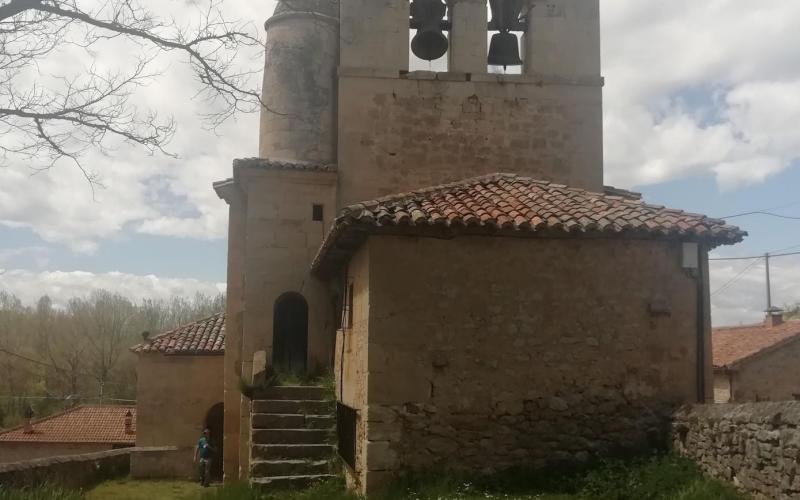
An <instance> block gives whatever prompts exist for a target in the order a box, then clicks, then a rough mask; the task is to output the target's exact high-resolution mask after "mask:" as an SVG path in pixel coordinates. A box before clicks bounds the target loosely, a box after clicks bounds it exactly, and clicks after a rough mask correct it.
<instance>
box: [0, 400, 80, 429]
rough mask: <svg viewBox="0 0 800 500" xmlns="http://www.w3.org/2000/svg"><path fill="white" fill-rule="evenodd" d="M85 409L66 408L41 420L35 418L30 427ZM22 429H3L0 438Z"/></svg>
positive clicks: (22, 426)
mask: <svg viewBox="0 0 800 500" xmlns="http://www.w3.org/2000/svg"><path fill="white" fill-rule="evenodd" d="M85 407H86V405H75V406H73V407H72V408H66V409H64V410H61V411H59V412H56V413H53V414H51V415H47V416H44V417H42V418H37V419H36V420H31V425H36V424H39V423H41V422H46V421H48V420H52V419H54V418H56V417H62V416H64V415H67V414H69V413H72V412H75V411H77V410H79V409H81V408H85ZM24 428H25V424H19V425H18V426H16V427H11V428H9V429H5V430H2V431H0V436H2V435H4V434H9V433H11V432H14V431H18V430H20V429H24Z"/></svg>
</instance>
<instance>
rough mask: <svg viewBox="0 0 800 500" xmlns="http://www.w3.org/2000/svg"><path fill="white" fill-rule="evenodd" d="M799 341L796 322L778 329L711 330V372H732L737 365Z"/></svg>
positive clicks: (780, 326)
mask: <svg viewBox="0 0 800 500" xmlns="http://www.w3.org/2000/svg"><path fill="white" fill-rule="evenodd" d="M797 339H800V321H798V320H796V321H787V322H785V323H783V324H782V325H778V326H775V327H771V328H770V327H767V325H766V324H759V325H750V326H737V327H729V328H715V329H714V331H713V333H712V340H711V342H712V347H713V350H714V367H715V368H734V367H735V366H736V365H737V364H739V363H741V362H743V361H745V360H747V359H750V358H751V357H752V356H755V355H756V354H760V353H763V352H766V351H770V350H772V349H776V348H779V347H781V346H783V345H785V344H786V343H788V342H791V341H794V340H797Z"/></svg>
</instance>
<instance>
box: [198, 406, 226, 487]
mask: <svg viewBox="0 0 800 500" xmlns="http://www.w3.org/2000/svg"><path fill="white" fill-rule="evenodd" d="M203 425H204V426H205V428H206V429H208V430H209V432H210V437H209V441H211V446H212V447H213V448H214V459H213V460H212V461H211V480H212V481H222V449H223V445H224V436H225V406H224V405H223V404H222V403H217V404H215V405H214V406H212V407H211V409H210V410H208V413H206V418H205V421H204V424H203Z"/></svg>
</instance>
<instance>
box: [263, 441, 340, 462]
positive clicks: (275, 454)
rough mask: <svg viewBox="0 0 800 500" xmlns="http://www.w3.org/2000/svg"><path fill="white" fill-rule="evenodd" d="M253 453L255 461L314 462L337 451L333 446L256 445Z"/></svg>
mask: <svg viewBox="0 0 800 500" xmlns="http://www.w3.org/2000/svg"><path fill="white" fill-rule="evenodd" d="M251 452H252V455H253V459H254V460H275V459H280V458H285V459H308V460H313V459H321V458H328V457H332V456H333V454H334V453H335V452H336V449H335V448H334V446H333V445H331V444H256V445H253V448H252V450H251Z"/></svg>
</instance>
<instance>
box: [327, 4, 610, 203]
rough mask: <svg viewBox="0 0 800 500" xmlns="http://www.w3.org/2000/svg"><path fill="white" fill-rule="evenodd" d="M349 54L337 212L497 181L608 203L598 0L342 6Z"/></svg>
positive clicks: (343, 78) (343, 67) (341, 84)
mask: <svg viewBox="0 0 800 500" xmlns="http://www.w3.org/2000/svg"><path fill="white" fill-rule="evenodd" d="M339 45H340V56H339V60H340V61H339V69H338V75H339V80H338V96H339V97H338V102H339V111H338V165H339V187H338V194H339V200H338V204H339V206H343V205H347V204H350V203H355V202H359V201H363V200H368V199H372V198H376V197H379V196H383V195H389V194H394V193H398V192H403V191H408V190H411V189H415V188H421V187H426V186H432V185H437V184H441V183H446V182H452V181H457V180H460V179H464V178H468V177H472V176H476V175H483V174H488V173H494V172H512V173H520V174H524V175H528V176H531V177H534V178H538V179H542V180H548V181H554V182H558V183H561V184H567V185H570V186H573V187H580V188H586V189H591V190H602V187H603V146H602V86H603V79H602V77H601V74H600V18H599V0H341V8H340V37H339ZM409 47H411V51H412V52H413V54H414V55H415V56H416V57H418V58H420V59H428V60H430V61H431V62H430V69H431V70H430V71H410V70H409ZM443 68H446V69H443Z"/></svg>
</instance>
